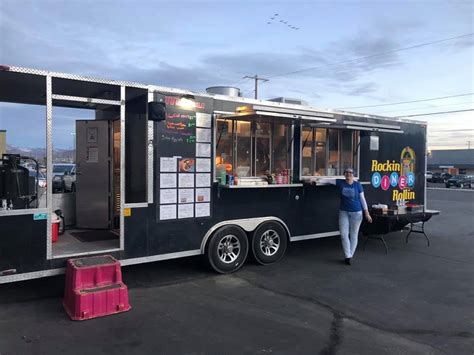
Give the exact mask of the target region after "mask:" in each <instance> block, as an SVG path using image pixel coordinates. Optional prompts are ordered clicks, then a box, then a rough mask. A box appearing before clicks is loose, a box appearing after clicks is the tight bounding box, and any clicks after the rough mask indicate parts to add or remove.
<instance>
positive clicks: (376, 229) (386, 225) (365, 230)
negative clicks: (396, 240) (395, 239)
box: [361, 211, 439, 235]
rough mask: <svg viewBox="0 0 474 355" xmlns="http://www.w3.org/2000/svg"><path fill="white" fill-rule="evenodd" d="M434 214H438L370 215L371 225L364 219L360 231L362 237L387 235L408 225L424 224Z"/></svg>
mask: <svg viewBox="0 0 474 355" xmlns="http://www.w3.org/2000/svg"><path fill="white" fill-rule="evenodd" d="M436 214H439V211H425V212H407V213H403V214H398V215H384V214H378V213H371V214H370V215H371V216H372V223H368V222H367V221H366V220H365V219H364V222H363V223H362V226H361V231H362V234H363V235H376V234H378V235H381V234H388V233H390V232H395V231H401V230H403V228H404V227H405V226H406V225H408V224H410V223H418V222H426V221H428V220H429V219H430V218H431V217H432V216H433V215H436Z"/></svg>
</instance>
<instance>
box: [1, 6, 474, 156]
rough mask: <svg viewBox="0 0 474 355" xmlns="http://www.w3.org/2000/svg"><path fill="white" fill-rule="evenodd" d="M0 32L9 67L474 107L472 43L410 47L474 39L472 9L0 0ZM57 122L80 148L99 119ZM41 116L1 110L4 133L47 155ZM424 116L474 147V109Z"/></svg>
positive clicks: (443, 144)
mask: <svg viewBox="0 0 474 355" xmlns="http://www.w3.org/2000/svg"><path fill="white" fill-rule="evenodd" d="M276 14H278V15H276ZM272 17H273V19H272ZM0 33H1V36H0V63H3V64H10V65H17V66H25V67H34V68H39V69H46V70H54V71H62V72H68V73H78V74H82V75H92V76H98V77H105V78H111V79H124V80H132V81H138V82H143V83H150V84H157V85H163V86H171V87H179V88H185V89H192V90H197V91H203V90H204V89H205V88H206V87H208V86H213V85H236V86H239V87H240V88H241V89H242V91H243V93H244V95H245V96H249V97H252V96H253V91H252V90H253V82H252V81H250V80H248V79H246V80H245V79H242V77H243V76H245V75H255V74H258V75H259V76H262V77H266V78H269V79H270V81H269V82H267V83H264V84H261V85H260V87H259V97H260V98H273V97H278V96H287V97H293V98H301V99H304V100H306V101H308V102H309V103H310V104H311V105H312V106H316V107H325V108H326V107H328V108H343V107H360V106H373V105H382V104H389V103H395V102H404V101H414V100H423V99H430V98H436V97H445V96H454V95H461V94H469V95H464V96H458V97H454V98H448V99H440V100H432V101H423V102H417V103H410V104H399V105H389V106H375V107H365V108H358V109H353V111H360V112H364V113H374V114H382V115H387V116H403V115H413V114H420V113H431V112H438V111H453V110H467V109H473V108H474V95H470V94H471V93H474V59H473V58H474V36H473V35H470V36H465V37H462V38H458V39H455V40H449V41H443V42H439V43H435V44H431V45H423V46H419V47H416V48H411V49H406V48H407V47H412V46H416V45H418V44H424V43H427V42H434V41H438V40H442V39H446V38H451V37H456V36H461V35H465V34H472V33H474V2H472V1H416V0H414V1H412V0H411V1H408V0H406V1H403V0H398V1H381V0H380V1H375V0H373V1H351V0H346V1H339V0H333V1H329V0H328V1H256V0H254V1H250V0H249V1H245V0H241V1H222V0H221V1H217V0H216V1H139V2H133V1H118V0H113V1H112V0H111V1H109V0H102V1H101V0H95V1H88V0H82V1H74V0H69V1H59V0H56V1H41V0H36V1H24V0H0ZM400 48H405V49H404V50H400V51H398V49H400ZM381 53H385V54H383V55H379V54H381ZM55 113H56V115H55V118H56V119H57V121H56V122H57V125H56V127H57V128H56V129H55V136H56V137H57V139H58V141H57V142H58V146H60V147H71V146H72V139H73V137H72V136H71V135H70V133H71V132H72V131H73V128H72V127H73V126H72V123H73V120H74V119H75V118H77V117H82V118H87V117H92V113H90V112H86V113H84V112H76V111H72V110H60V109H57V110H56V112H55ZM36 117H40V118H42V117H44V109H43V108H37V107H27V108H25V107H18V106H17V105H11V104H9V105H6V104H3V105H1V106H0V129H7V130H8V132H9V136H8V137H9V143H11V144H12V145H19V141H20V139H23V141H25V138H26V140H27V141H28V143H26V144H23V145H24V146H25V145H29V146H38V145H39V144H42V143H39V141H38V139H37V138H36V137H38V135H39V133H41V132H42V131H43V132H44V125H43V123H42V122H41V120H40V119H36ZM416 119H419V120H426V121H428V123H429V127H430V128H429V132H430V136H429V143H430V146H431V148H432V149H440V148H467V144H468V143H467V142H468V141H469V140H470V141H471V147H474V111H467V112H461V113H452V114H446V115H437V116H421V117H416ZM19 122H20V123H21V124H19ZM43 122H44V121H43ZM19 126H22V127H25V126H28V127H30V128H32V129H31V130H30V131H29V132H25V130H24V129H23V130H19V129H18V128H19ZM30 136H31V137H30Z"/></svg>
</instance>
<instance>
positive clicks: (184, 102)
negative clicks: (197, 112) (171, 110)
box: [178, 97, 196, 110]
mask: <svg viewBox="0 0 474 355" xmlns="http://www.w3.org/2000/svg"><path fill="white" fill-rule="evenodd" d="M178 106H180V107H182V108H184V109H188V110H189V109H193V108H195V107H196V103H195V102H194V100H191V99H188V98H186V97H183V98H181V99H179V102H178Z"/></svg>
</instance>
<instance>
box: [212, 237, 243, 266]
mask: <svg viewBox="0 0 474 355" xmlns="http://www.w3.org/2000/svg"><path fill="white" fill-rule="evenodd" d="M240 250H241V246H240V241H239V238H237V237H236V236H235V235H232V234H230V235H226V236H225V237H224V238H222V239H221V240H220V242H219V245H218V246H217V255H218V256H219V259H220V260H221V261H222V262H223V263H226V264H230V263H233V262H234V261H235V260H237V258H238V257H239V255H240Z"/></svg>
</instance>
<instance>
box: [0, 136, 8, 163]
mask: <svg viewBox="0 0 474 355" xmlns="http://www.w3.org/2000/svg"><path fill="white" fill-rule="evenodd" d="M6 152H7V131H6V130H4V129H0V158H1V157H2V155H3V154H5V153H6Z"/></svg>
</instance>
